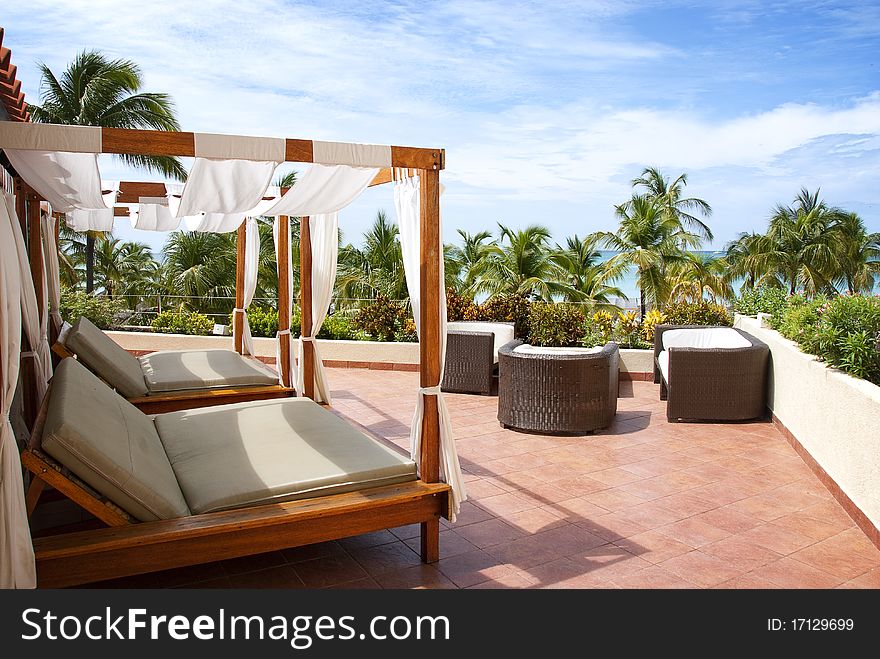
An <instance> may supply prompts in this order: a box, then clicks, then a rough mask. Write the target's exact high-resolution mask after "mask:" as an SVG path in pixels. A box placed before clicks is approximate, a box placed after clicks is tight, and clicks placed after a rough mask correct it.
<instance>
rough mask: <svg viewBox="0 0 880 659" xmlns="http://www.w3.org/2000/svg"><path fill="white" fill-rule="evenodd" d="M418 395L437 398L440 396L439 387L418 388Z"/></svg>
mask: <svg viewBox="0 0 880 659" xmlns="http://www.w3.org/2000/svg"><path fill="white" fill-rule="evenodd" d="M419 393H420V394H422V395H423V396H439V395H440V385H439V384H438V385H437V386H434V387H419Z"/></svg>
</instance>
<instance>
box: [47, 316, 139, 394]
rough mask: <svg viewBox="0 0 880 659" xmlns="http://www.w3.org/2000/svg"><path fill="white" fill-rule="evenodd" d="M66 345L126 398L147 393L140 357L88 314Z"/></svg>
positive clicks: (75, 327) (74, 325)
mask: <svg viewBox="0 0 880 659" xmlns="http://www.w3.org/2000/svg"><path fill="white" fill-rule="evenodd" d="M64 345H65V346H66V347H67V349H68V350H70V352H72V353H74V354H75V355H76V356H77V358H78V359H79V360H80V361H81V362H82V363H83V364H85V365H86V366H88V367H89V369H90V370H91V371H92V372H93V373H95V374H96V375H98V377H100V378H101V379H102V380H104V381H105V382H106V383H107V384H109V385H110V386H111V387H113V388H114V389H116V391H118V392H119V393H120V394H122V395H123V396H125V397H126V398H136V397H137V396H146V394H147V385H146V383H145V382H144V372H143V371H142V370H141V367H140V364H138V360H137V359H135V358H134V357H133V356H132V355H131V354H130V353H129V352H128V351H127V350H125V348H123V347H122V346H120V345H119V344H118V343H116V342H115V341H114V340H113V339H111V338H110V337H109V336H107V335H106V334H104V332H102V331H101V330H100V329H98V328H97V327H95V326H94V325H93V324H92V322H91V321H90V320H89V319H88V318H85V317H81V318H80V319H79V320H77V321H76V322H75V323H74V324H73V327H71V328H70V332H68V334H67V338H66V339H65V342H64Z"/></svg>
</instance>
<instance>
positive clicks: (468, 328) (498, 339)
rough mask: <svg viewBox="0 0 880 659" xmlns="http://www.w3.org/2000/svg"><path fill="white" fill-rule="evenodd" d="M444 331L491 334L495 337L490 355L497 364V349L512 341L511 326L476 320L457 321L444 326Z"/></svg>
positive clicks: (512, 328) (512, 329)
mask: <svg viewBox="0 0 880 659" xmlns="http://www.w3.org/2000/svg"><path fill="white" fill-rule="evenodd" d="M446 329H447V330H450V331H458V332H492V334H493V335H494V337H495V341H494V344H493V346H492V353H493V358H494V360H495V362H496V363H497V362H498V348H500V347H501V346H503V345H505V344H507V343H510V342H511V341H513V339H514V336H513V331H514V327H513V324H510V323H491V322H483V321H477V320H458V321H454V322H451V323H447V324H446Z"/></svg>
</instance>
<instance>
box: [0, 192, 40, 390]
mask: <svg viewBox="0 0 880 659" xmlns="http://www.w3.org/2000/svg"><path fill="white" fill-rule="evenodd" d="M3 200H4V204H3V206H4V209H5V213H4V217H3V218H0V221H2V222H4V223H5V224H7V225H9V226H10V229H11V232H12V236H13V240H14V243H13V245H14V249H15V252H16V259H17V260H18V271H19V275H18V277H19V281H20V282H21V284H20V286H21V293H20V294H19V297H20V304H21V312H20V313H21V318H22V327H23V329H24V333H25V335H26V336H27V339H28V343H29V344H30V346H31V351H32V352H33V357H34V359H35V360H36V364H37V368H36V373H35V375H36V386H37V398H38V399H39V400H43V396H44V395H45V393H46V387H47V386H48V383H49V379H50V378H51V377H52V353H51V352H50V351H49V338H48V314H45V313H44V314H42V318H41V317H40V309H39V307H38V306H37V293H36V291H35V290H34V279H33V276H32V275H31V267H30V260H29V259H28V249H27V246H26V245H25V242H24V236H23V235H22V233H21V225H20V224H19V221H18V215H17V214H16V212H15V199H14V197H13V196H12V195H10V194H7V193H6V192H3ZM38 221H39V219H38Z"/></svg>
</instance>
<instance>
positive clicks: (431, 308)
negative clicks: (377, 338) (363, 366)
mask: <svg viewBox="0 0 880 659" xmlns="http://www.w3.org/2000/svg"><path fill="white" fill-rule="evenodd" d="M420 181H421V183H420V186H419V195H420V205H419V208H420V214H421V217H420V232H419V235H420V243H421V244H420V250H421V254H420V264H419V265H420V278H419V282H420V286H421V290H420V293H421V300H420V308H419V313H420V314H421V319H420V320H421V322H420V330H421V337H420V341H419V363H420V368H419V379H420V382H421V386H422V387H432V386H436V385H438V384H439V383H440V286H441V282H440V263H441V261H440V259H441V258H442V253H441V248H440V174H439V171H437V170H425V171H422V172H420ZM419 473H420V475H421V477H422V479H423V480H425V481H427V482H429V483H434V482H437V481H438V480H440V415H439V410H438V407H437V396H425V416H424V419H423V420H422V456H421V465H420V469H419ZM421 531H422V537H421V549H422V560H423V561H425V562H426V563H427V562H433V561H436V560H438V559H439V551H440V549H439V541H438V538H439V533H440V529H439V527H435V525H434V523H433V522H425V523H423V524H422V529H421Z"/></svg>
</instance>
